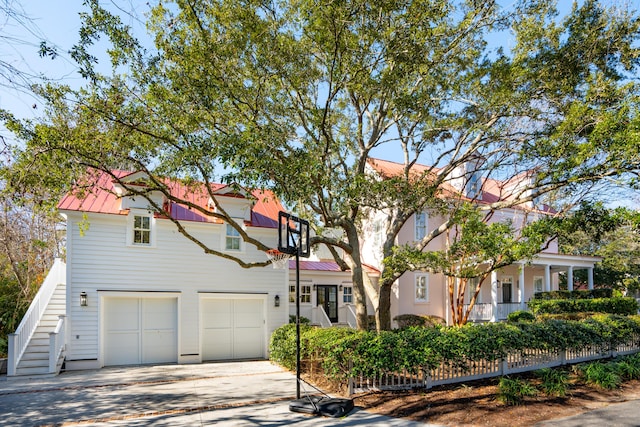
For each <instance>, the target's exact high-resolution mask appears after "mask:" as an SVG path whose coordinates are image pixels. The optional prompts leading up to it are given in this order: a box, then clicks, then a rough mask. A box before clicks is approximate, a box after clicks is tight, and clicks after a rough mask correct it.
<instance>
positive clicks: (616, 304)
mask: <svg viewBox="0 0 640 427" xmlns="http://www.w3.org/2000/svg"><path fill="white" fill-rule="evenodd" d="M528 306H529V309H530V310H531V311H532V312H533V313H534V314H536V315H537V314H544V313H550V314H560V313H580V312H597V313H610V314H620V315H633V314H637V313H638V302H637V301H636V300H635V298H627V297H622V298H620V297H619V298H594V299H561V300H541V299H535V300H531V301H529V303H528Z"/></svg>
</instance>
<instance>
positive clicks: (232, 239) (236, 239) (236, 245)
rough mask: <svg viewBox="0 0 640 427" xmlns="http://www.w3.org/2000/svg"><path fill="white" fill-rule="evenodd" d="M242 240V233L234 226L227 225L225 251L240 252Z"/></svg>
mask: <svg viewBox="0 0 640 427" xmlns="http://www.w3.org/2000/svg"><path fill="white" fill-rule="evenodd" d="M241 241H242V238H241V237H240V232H239V231H238V230H236V229H235V228H234V227H233V226H231V225H229V224H227V234H226V239H225V246H224V247H225V249H226V250H228V251H239V250H240V247H241V245H240V243H241Z"/></svg>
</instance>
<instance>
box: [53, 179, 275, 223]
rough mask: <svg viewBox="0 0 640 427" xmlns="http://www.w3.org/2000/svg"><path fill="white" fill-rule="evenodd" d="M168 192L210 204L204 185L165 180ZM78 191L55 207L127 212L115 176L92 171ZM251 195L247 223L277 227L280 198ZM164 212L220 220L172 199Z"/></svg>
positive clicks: (202, 204) (198, 219) (186, 218)
mask: <svg viewBox="0 0 640 427" xmlns="http://www.w3.org/2000/svg"><path fill="white" fill-rule="evenodd" d="M112 173H113V175H114V176H115V177H117V178H124V177H126V176H127V175H130V174H131V173H130V172H125V171H113V172H112ZM165 183H166V184H167V186H168V188H169V191H170V193H171V195H173V196H175V197H177V198H181V199H183V200H185V201H188V202H190V203H193V204H194V205H196V206H200V207H203V208H205V209H206V208H207V205H208V203H209V194H208V192H207V191H206V187H205V184H203V183H196V184H189V185H187V184H184V183H182V182H180V181H166V182H165ZM210 185H211V187H212V189H213V191H217V190H219V189H221V188H223V187H226V185H225V184H217V183H214V184H210ZM80 188H82V189H81V190H78V191H75V192H72V193H68V194H67V195H65V196H64V197H63V198H62V199H61V200H60V202H59V203H58V209H60V210H62V211H78V212H90V213H103V214H112V215H127V214H128V212H129V210H128V209H121V203H120V198H119V197H118V196H117V195H116V194H115V192H114V179H113V177H112V176H110V175H109V174H107V173H95V174H94V175H90V177H89V178H88V184H87V185H82V186H81V187H80ZM250 193H251V196H252V197H253V198H254V202H255V204H254V206H253V208H252V210H251V222H250V223H248V225H250V226H254V227H266V228H277V227H278V212H279V211H281V210H283V207H282V205H281V204H280V201H279V200H278V199H277V198H276V196H275V195H274V194H273V193H272V192H271V191H267V190H253V191H251V192H250ZM216 197H218V198H224V197H233V198H238V197H244V196H239V195H238V193H228V194H221V195H218V196H216ZM166 209H167V211H168V212H169V213H170V214H171V217H172V218H175V219H176V220H178V221H194V222H212V223H222V221H221V220H219V219H217V218H213V217H210V216H208V215H204V214H203V213H201V212H199V211H197V210H195V209H191V208H189V207H188V206H186V205H184V204H179V203H174V202H171V203H170V204H169V206H168V207H166Z"/></svg>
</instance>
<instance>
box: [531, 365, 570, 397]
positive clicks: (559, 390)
mask: <svg viewBox="0 0 640 427" xmlns="http://www.w3.org/2000/svg"><path fill="white" fill-rule="evenodd" d="M536 375H537V376H538V377H539V378H540V380H541V383H540V389H541V390H542V392H543V393H544V394H546V395H547V396H555V397H564V396H566V395H567V390H568V388H569V375H568V374H567V371H565V370H563V369H550V368H544V369H540V370H538V371H536Z"/></svg>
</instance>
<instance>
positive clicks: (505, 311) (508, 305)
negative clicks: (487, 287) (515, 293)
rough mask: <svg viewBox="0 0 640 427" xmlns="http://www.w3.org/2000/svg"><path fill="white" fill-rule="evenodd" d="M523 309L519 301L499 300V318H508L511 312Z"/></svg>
mask: <svg viewBox="0 0 640 427" xmlns="http://www.w3.org/2000/svg"><path fill="white" fill-rule="evenodd" d="M518 310H522V305H521V304H520V303H519V302H499V303H498V320H506V319H507V317H508V316H509V313H513V312H514V311H518Z"/></svg>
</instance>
